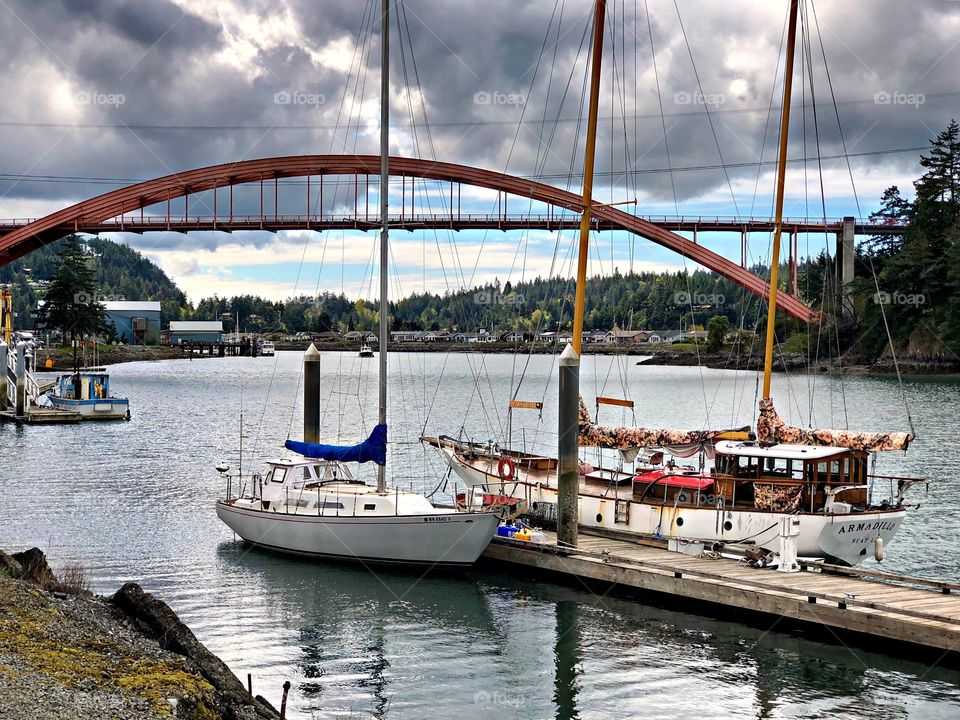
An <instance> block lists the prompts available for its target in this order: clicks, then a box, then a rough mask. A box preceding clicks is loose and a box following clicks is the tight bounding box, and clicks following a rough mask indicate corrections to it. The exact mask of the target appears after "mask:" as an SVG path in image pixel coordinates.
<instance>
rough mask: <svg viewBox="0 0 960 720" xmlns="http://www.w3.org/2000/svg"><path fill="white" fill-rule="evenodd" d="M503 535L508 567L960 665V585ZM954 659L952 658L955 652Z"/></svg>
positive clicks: (500, 557) (498, 553) (613, 543)
mask: <svg viewBox="0 0 960 720" xmlns="http://www.w3.org/2000/svg"><path fill="white" fill-rule="evenodd" d="M544 534H545V535H546V537H547V542H546V543H545V544H534V543H530V542H526V541H519V540H513V539H511V538H504V537H496V538H494V539H493V542H491V544H490V545H489V546H488V547H487V549H486V551H485V552H484V555H483V558H484V560H485V561H487V562H488V563H489V564H495V565H496V566H498V567H499V568H500V569H505V568H504V566H512V567H510V568H509V569H510V570H515V569H516V567H517V566H521V567H525V568H529V569H534V570H536V571H541V572H545V573H549V574H551V575H553V576H555V577H557V578H558V579H567V580H573V581H578V582H580V583H589V582H593V583H602V584H606V585H608V586H609V585H615V586H619V587H622V588H624V589H627V590H634V591H642V592H649V593H656V594H658V595H660V596H662V597H663V598H667V599H672V600H673V601H674V602H675V601H676V599H677V598H685V599H687V600H690V601H696V604H698V605H699V606H700V607H701V608H706V609H712V610H715V611H716V610H719V611H721V612H722V613H723V614H725V615H729V614H730V613H731V611H735V615H736V616H737V617H738V618H742V617H744V616H745V615H749V616H754V618H755V619H756V620H757V621H759V622H764V623H765V622H771V623H776V624H779V623H780V622H781V621H783V620H787V621H789V622H787V623H785V628H786V627H787V626H794V627H796V626H805V627H804V629H805V630H807V629H819V630H820V631H821V632H822V634H823V636H824V639H826V640H828V641H833V642H836V641H837V640H838V639H839V638H840V636H841V635H842V634H847V635H850V636H855V638H856V640H857V641H858V644H869V645H878V646H880V648H881V650H883V651H887V652H894V651H896V650H897V649H899V650H900V651H903V650H906V651H908V652H913V651H914V650H916V649H917V648H922V649H923V650H925V651H927V652H926V654H927V655H931V654H932V655H933V657H935V658H936V659H937V660H938V661H939V662H948V663H949V664H951V665H956V664H957V663H958V660H960V658H958V655H960V653H958V652H957V651H958V650H960V584H957V583H952V582H943V581H934V580H928V579H923V578H913V577H908V576H903V575H894V574H890V573H883V572H879V571H872V570H866V569H863V570H861V569H857V568H846V567H838V566H832V565H824V564H822V563H816V562H804V563H802V566H803V568H804V569H803V571H802V572H795V573H786V572H778V571H776V570H774V569H770V568H756V567H752V566H751V565H749V564H746V563H745V562H744V561H739V560H735V559H727V558H722V557H716V558H715V557H713V556H709V555H704V556H700V557H696V556H693V555H687V554H684V553H682V552H670V551H668V550H666V549H665V548H661V547H651V546H648V545H646V544H640V543H637V542H635V541H627V540H618V539H611V538H607V537H601V536H595V535H586V534H584V533H583V531H581V533H580V535H579V540H578V547H577V548H572V549H571V548H563V547H558V546H557V540H556V534H555V533H549V532H548V533H544ZM948 656H949V657H948Z"/></svg>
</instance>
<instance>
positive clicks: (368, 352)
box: [359, 345, 373, 358]
mask: <svg viewBox="0 0 960 720" xmlns="http://www.w3.org/2000/svg"><path fill="white" fill-rule="evenodd" d="M359 356H360V357H362V358H371V357H373V348H371V347H370V346H369V345H361V346H360V352H359Z"/></svg>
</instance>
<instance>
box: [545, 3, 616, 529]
mask: <svg viewBox="0 0 960 720" xmlns="http://www.w3.org/2000/svg"><path fill="white" fill-rule="evenodd" d="M606 8H607V3H606V0H597V2H596V10H595V12H594V17H593V57H592V60H591V68H590V106H589V108H588V116H587V118H588V121H587V147H586V151H585V153H586V154H585V158H584V163H583V214H582V215H581V216H580V249H579V255H578V257H577V289H576V298H575V301H574V310H573V343H572V344H571V345H568V346H567V347H566V348H565V349H564V351H563V353H562V354H561V355H560V362H559V365H560V392H559V403H558V407H557V409H558V423H557V434H558V441H557V445H558V447H557V456H558V458H559V461H560V463H559V468H558V473H557V474H558V478H557V543H558V544H560V545H565V546H568V547H569V546H576V544H577V524H578V522H579V508H578V499H579V494H580V487H579V486H580V467H579V462H578V458H577V455H578V452H577V451H578V447H579V442H578V432H577V431H578V422H579V417H578V414H579V413H578V409H579V402H580V350H581V347H582V340H583V308H584V295H585V293H586V283H587V256H588V250H589V245H590V204H591V200H592V198H593V165H594V156H595V154H596V148H597V108H598V106H599V104H600V62H601V60H602V58H603V25H604V19H605V17H606Z"/></svg>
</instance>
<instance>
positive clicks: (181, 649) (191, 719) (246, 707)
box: [0, 548, 279, 720]
mask: <svg viewBox="0 0 960 720" xmlns="http://www.w3.org/2000/svg"><path fill="white" fill-rule="evenodd" d="M34 580H40V581H41V582H40V583H37V582H34ZM67 587H68V586H67V585H65V584H63V583H61V582H60V581H59V580H58V578H57V577H56V575H55V574H54V573H53V572H52V571H51V570H50V567H49V565H48V563H47V560H46V557H45V556H44V554H43V553H42V552H41V551H40V550H38V549H37V548H31V549H30V550H27V551H25V552H22V553H14V554H13V555H8V554H6V553H4V552H3V551H0V717H3V718H4V719H5V720H34V719H35V718H40V717H51V718H52V717H68V716H69V717H71V718H76V719H77V720H100V719H101V718H124V720H160V719H162V718H181V719H182V720H218V719H219V720H275V719H276V718H278V717H279V715H278V714H277V712H276V710H274V709H273V707H272V706H271V705H270V704H269V703H268V702H267V701H266V700H264V699H262V698H259V697H258V698H251V697H250V696H249V695H248V694H247V692H246V689H245V688H244V687H243V685H242V683H241V682H240V680H239V679H238V678H237V677H236V676H235V675H234V674H233V673H232V672H231V671H230V669H229V668H228V667H227V666H226V665H225V664H224V663H223V661H222V660H220V659H219V658H217V657H216V656H215V655H214V654H213V653H211V652H210V651H209V650H207V648H206V647H204V646H203V644H202V643H201V642H200V641H199V640H197V638H196V636H194V634H193V632H192V631H191V630H190V629H189V628H188V627H187V626H186V625H185V624H184V623H183V622H182V621H181V620H180V619H179V618H178V617H177V615H176V613H175V612H174V611H173V610H172V609H171V608H170V607H169V606H168V605H167V604H166V603H164V602H163V601H162V600H160V599H159V598H156V597H155V596H153V595H151V594H150V593H148V592H146V591H144V590H143V589H142V588H141V587H140V586H139V585H137V584H136V583H127V584H126V585H124V586H123V587H122V588H120V590H119V591H117V593H116V594H114V596H113V598H112V599H110V600H107V599H105V598H102V597H96V596H93V595H90V594H89V593H86V592H85V591H83V590H82V589H81V590H77V589H76V588H74V591H73V592H70V591H67V590H66V588H67ZM57 588H61V589H59V590H58V589H57Z"/></svg>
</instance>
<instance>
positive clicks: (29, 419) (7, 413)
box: [0, 406, 82, 425]
mask: <svg viewBox="0 0 960 720" xmlns="http://www.w3.org/2000/svg"><path fill="white" fill-rule="evenodd" d="M81 419H82V418H81V416H80V413H78V412H74V411H72V410H60V409H59V408H48V407H36V406H33V407H29V408H27V409H26V410H25V411H24V413H23V415H17V414H16V413H15V412H14V411H13V410H3V411H0V422H12V423H17V424H18V425H63V424H72V423H78V422H80V420H81Z"/></svg>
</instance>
